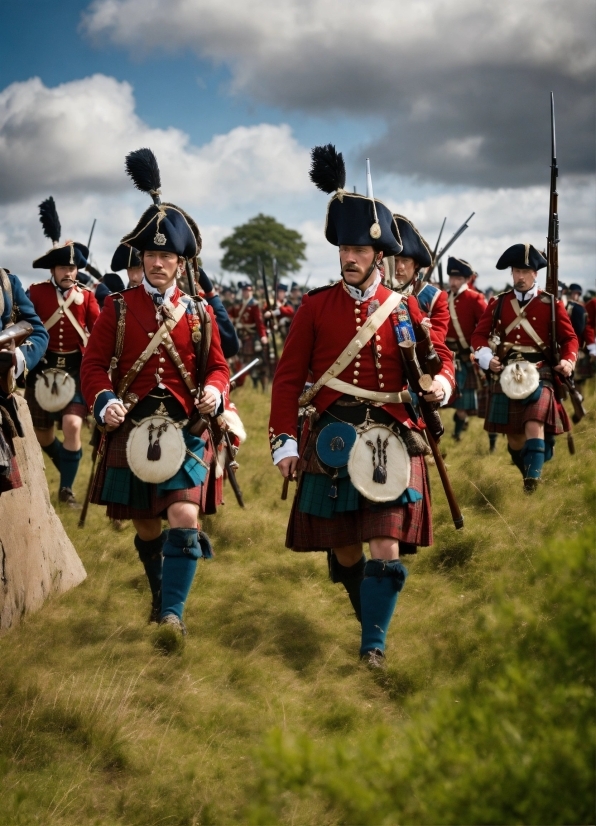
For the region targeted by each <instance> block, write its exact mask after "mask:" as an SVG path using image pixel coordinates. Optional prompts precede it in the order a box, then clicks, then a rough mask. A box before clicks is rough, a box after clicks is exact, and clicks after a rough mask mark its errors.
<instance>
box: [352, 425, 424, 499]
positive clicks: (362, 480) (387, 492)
mask: <svg viewBox="0 0 596 826" xmlns="http://www.w3.org/2000/svg"><path fill="white" fill-rule="evenodd" d="M348 473H349V475H350V481H351V482H352V484H353V485H354V487H355V488H356V490H357V491H359V492H360V493H361V494H362V495H363V496H364V497H365V498H366V499H368V500H369V501H371V502H392V501H393V500H394V499H397V498H398V497H399V496H401V494H402V493H403V492H404V491H405V489H406V488H407V487H408V484H409V483H410V456H409V454H408V451H407V449H406V446H405V444H404V442H403V440H402V439H401V437H400V436H398V435H397V433H395V432H394V431H393V430H391V428H389V427H385V425H373V426H372V427H369V428H367V429H366V430H361V431H359V433H358V437H357V439H356V441H355V443H354V446H353V447H352V450H351V451H350V458H349V459H348Z"/></svg>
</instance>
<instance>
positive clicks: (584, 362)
mask: <svg viewBox="0 0 596 826" xmlns="http://www.w3.org/2000/svg"><path fill="white" fill-rule="evenodd" d="M593 375H594V364H593V362H592V359H591V358H590V354H589V353H587V352H586V351H585V350H581V349H580V351H579V353H578V354H577V363H576V365H575V370H574V373H573V378H574V380H575V382H582V381H587V379H591V378H592V376H593Z"/></svg>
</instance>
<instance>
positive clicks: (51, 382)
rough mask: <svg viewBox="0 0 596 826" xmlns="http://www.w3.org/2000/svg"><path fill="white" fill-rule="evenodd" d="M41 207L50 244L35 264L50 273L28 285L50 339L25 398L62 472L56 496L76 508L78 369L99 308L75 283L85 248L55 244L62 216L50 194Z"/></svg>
mask: <svg viewBox="0 0 596 826" xmlns="http://www.w3.org/2000/svg"><path fill="white" fill-rule="evenodd" d="M39 212H40V220H41V222H42V226H43V228H44V234H45V235H46V236H47V237H49V238H50V239H51V240H52V241H53V243H54V247H53V248H52V249H51V250H49V252H47V253H46V254H45V255H43V256H42V257H41V258H38V259H37V260H36V261H34V262H33V267H34V268H35V269H48V270H50V272H51V278H50V279H49V280H48V281H41V282H39V283H37V284H32V286H31V287H30V289H29V296H30V298H31V302H32V304H33V306H34V307H35V311H36V312H37V314H38V315H39V317H40V318H41V320H42V321H43V323H44V326H45V328H46V330H48V331H49V333H50V343H49V345H48V349H47V352H46V354H45V356H44V358H43V359H42V360H41V361H40V362H39V364H38V365H37V367H35V368H34V369H33V370H31V371H30V372H29V374H28V376H27V378H26V387H25V398H26V399H27V403H28V405H29V409H30V411H31V418H32V420H33V427H34V428H35V434H36V436H37V439H38V441H39V444H40V445H41V447H42V449H43V450H44V452H45V453H47V455H48V456H49V457H50V459H51V460H52V462H53V463H54V465H55V466H56V468H57V470H58V472H59V473H60V489H59V494H58V499H59V501H60V502H63V503H65V504H66V505H68V506H69V507H71V508H75V509H78V508H79V507H80V505H79V504H78V503H77V501H76V499H75V497H74V494H73V492H72V487H73V484H74V480H75V477H76V475H77V470H78V468H79V463H80V461H81V457H82V455H83V451H82V450H81V428H82V426H83V420H84V419H85V417H86V415H87V406H86V404H85V400H84V399H83V396H82V393H81V387H80V378H79V371H80V367H81V360H82V358H83V352H84V350H85V347H86V346H87V341H88V339H89V333H90V332H91V330H92V329H93V325H94V324H95V321H96V319H97V317H98V316H99V312H100V311H99V305H98V303H97V301H96V300H95V296H94V295H93V293H92V292H91V290H88V289H86V288H85V287H82V286H80V285H79V284H77V283H76V279H77V270H78V268H79V267H84V266H85V265H86V263H87V256H88V254H89V250H88V249H87V247H86V246H84V245H83V244H79V243H77V242H76V241H67V242H66V243H64V244H63V245H62V246H57V245H58V242H59V241H60V221H59V218H58V213H57V212H56V205H55V203H54V199H53V198H48V199H47V200H46V201H44V202H43V203H42V204H40V207H39ZM55 422H58V426H59V427H60V428H61V429H62V432H63V433H64V441H63V442H61V441H60V440H59V439H58V437H57V436H56V434H55V429H54V425H55Z"/></svg>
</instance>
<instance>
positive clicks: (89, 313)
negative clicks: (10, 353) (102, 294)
mask: <svg viewBox="0 0 596 826" xmlns="http://www.w3.org/2000/svg"><path fill="white" fill-rule="evenodd" d="M56 290H57V287H56V286H55V284H53V283H52V282H51V281H40V282H38V283H37V284H32V285H31V286H30V287H29V297H30V299H31V303H32V304H33V306H34V307H35V311H36V312H37V315H38V316H39V317H40V318H41V320H42V321H43V322H44V324H45V322H46V321H47V320H48V319H49V318H51V317H52V315H53V314H54V313H55V311H56V310H57V309H58V297H57V295H56ZM72 290H74V291H75V293H76V294H77V296H80V299H79V298H77V299H76V300H75V301H73V302H72V303H71V305H70V307H69V308H68V309H69V310H70V311H71V313H72V314H73V316H74V317H75V318H76V320H77V322H78V323H79V324H80V326H81V327H82V328H83V330H84V331H85V332H86V333H87V334H89V333H90V332H91V330H92V329H93V325H94V324H95V322H96V321H97V319H98V317H99V312H100V310H99V304H98V303H97V300H96V298H95V296H94V295H93V293H92V292H91V290H88V289H86V288H85V287H81V286H80V285H79V284H75V286H74V287H72V288H71V289H70V290H68V291H67V292H65V293H64V294H63V296H62V297H63V298H64V300H65V301H67V300H68V297H69V296H70V294H71V292H72ZM78 301H80V303H76V302H78ZM48 333H49V336H50V342H49V344H48V350H51V351H52V352H53V353H68V352H72V351H73V350H84V349H85V344H84V343H83V339H82V338H81V336H80V335H79V333H78V332H77V331H76V329H75V328H74V326H73V325H72V322H71V321H70V319H69V318H68V316H67V315H65V314H63V315H61V316H60V318H59V320H58V321H57V322H56V323H55V324H54V325H53V326H52V327H51V328H50V329H49V330H48Z"/></svg>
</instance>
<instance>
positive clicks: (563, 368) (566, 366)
mask: <svg viewBox="0 0 596 826" xmlns="http://www.w3.org/2000/svg"><path fill="white" fill-rule="evenodd" d="M574 366H575V365H574V364H573V362H571V361H568V360H567V359H561V361H560V362H559V363H558V364H557V366H556V367H555V370H556V371H557V372H558V373H562V374H563V375H564V376H570V375H571V374H572V373H573V368H574Z"/></svg>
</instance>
